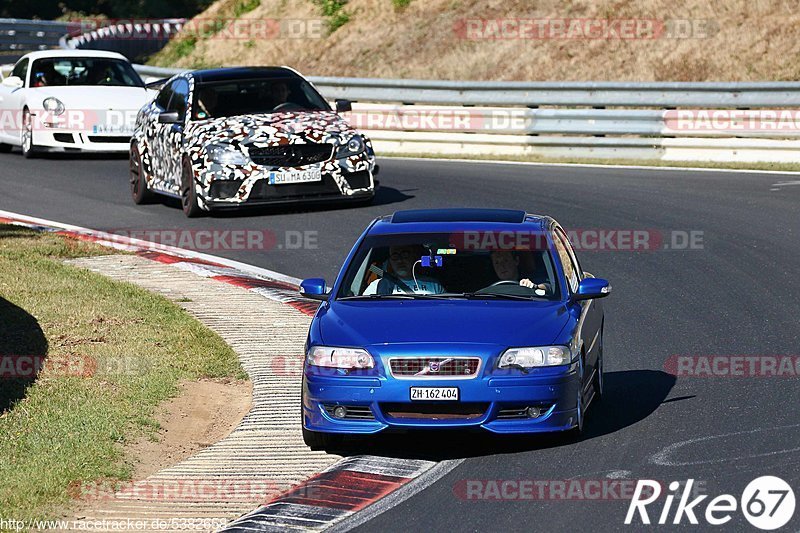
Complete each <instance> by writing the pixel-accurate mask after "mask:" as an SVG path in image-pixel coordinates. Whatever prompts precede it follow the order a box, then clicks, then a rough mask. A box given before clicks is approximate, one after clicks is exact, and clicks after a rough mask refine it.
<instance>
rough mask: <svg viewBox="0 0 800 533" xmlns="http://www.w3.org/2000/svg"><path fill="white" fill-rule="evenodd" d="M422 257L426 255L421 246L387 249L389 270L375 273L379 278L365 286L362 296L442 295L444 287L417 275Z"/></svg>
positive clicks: (430, 279) (426, 277)
mask: <svg viewBox="0 0 800 533" xmlns="http://www.w3.org/2000/svg"><path fill="white" fill-rule="evenodd" d="M422 255H427V254H426V253H425V250H424V249H423V248H422V247H421V246H413V245H405V246H391V247H390V248H389V266H390V269H391V270H390V271H380V272H379V273H378V272H376V273H378V275H379V276H380V278H378V279H376V280H374V281H373V282H372V283H370V284H369V285H367V288H366V289H364V293H363V294H364V295H370V294H384V295H386V294H441V293H443V292H444V287H442V284H441V283H439V282H438V281H437V280H435V279H433V278H431V277H428V276H422V275H420V274H418V272H419V269H420V266H419V263H421V260H420V258H421V257H422ZM373 268H374V267H373ZM415 269H416V270H415Z"/></svg>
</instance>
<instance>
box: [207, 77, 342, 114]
mask: <svg viewBox="0 0 800 533" xmlns="http://www.w3.org/2000/svg"><path fill="white" fill-rule="evenodd" d="M193 107H194V117H193V118H194V119H196V120H204V119H209V118H219V117H231V116H237V115H255V114H262V113H281V112H292V111H330V107H329V106H328V104H327V103H326V102H325V100H324V99H322V98H321V97H320V96H319V94H318V93H317V92H316V91H315V90H314V89H313V88H312V87H311V85H310V84H309V83H308V82H306V81H305V80H303V79H299V78H277V79H254V80H235V81H225V82H217V83H200V84H198V85H197V88H196V90H195V105H194V106H193Z"/></svg>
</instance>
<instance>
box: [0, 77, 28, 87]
mask: <svg viewBox="0 0 800 533" xmlns="http://www.w3.org/2000/svg"><path fill="white" fill-rule="evenodd" d="M2 83H3V85H5V86H6V87H12V88H14V89H19V88H20V87H22V86H23V85H25V84H24V83H23V82H22V78H19V77H17V76H9V77H7V78H6V79H4V80H3V82H2Z"/></svg>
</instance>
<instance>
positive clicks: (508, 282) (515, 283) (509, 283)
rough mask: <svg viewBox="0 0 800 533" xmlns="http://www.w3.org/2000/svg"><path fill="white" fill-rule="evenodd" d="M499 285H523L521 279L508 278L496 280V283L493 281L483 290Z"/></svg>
mask: <svg viewBox="0 0 800 533" xmlns="http://www.w3.org/2000/svg"><path fill="white" fill-rule="evenodd" d="M499 285H517V286H520V287H521V285H520V284H519V281H512V280H508V279H507V280H503V281H495V282H494V283H492V284H491V285H489V286H488V287H484V288H483V289H481V290H485V289H491V288H492V287H497V286H499Z"/></svg>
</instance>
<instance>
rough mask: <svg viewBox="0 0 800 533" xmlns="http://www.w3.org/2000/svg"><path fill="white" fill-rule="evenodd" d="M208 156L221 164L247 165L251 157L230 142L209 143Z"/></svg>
mask: <svg viewBox="0 0 800 533" xmlns="http://www.w3.org/2000/svg"><path fill="white" fill-rule="evenodd" d="M206 152H207V153H208V158H209V159H210V160H211V161H213V162H214V163H219V164H220V165H239V166H241V165H246V164H247V163H249V162H250V159H249V158H248V157H247V156H246V155H245V154H244V152H242V151H241V150H238V149H236V148H234V147H233V146H231V145H230V144H209V145H208V147H207V148H206Z"/></svg>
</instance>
